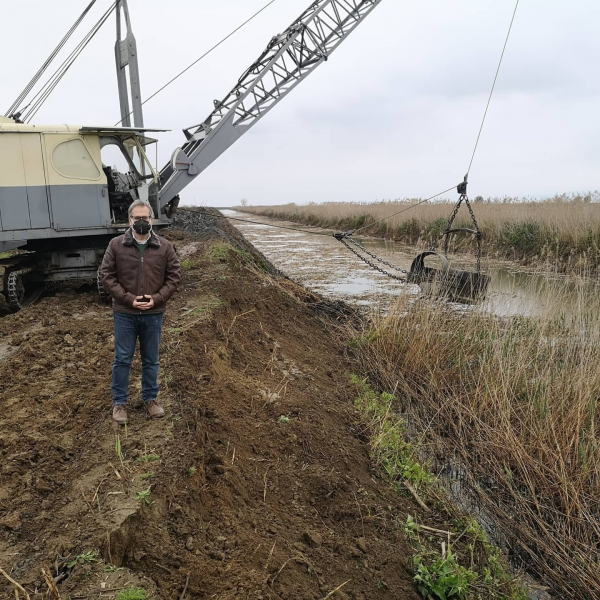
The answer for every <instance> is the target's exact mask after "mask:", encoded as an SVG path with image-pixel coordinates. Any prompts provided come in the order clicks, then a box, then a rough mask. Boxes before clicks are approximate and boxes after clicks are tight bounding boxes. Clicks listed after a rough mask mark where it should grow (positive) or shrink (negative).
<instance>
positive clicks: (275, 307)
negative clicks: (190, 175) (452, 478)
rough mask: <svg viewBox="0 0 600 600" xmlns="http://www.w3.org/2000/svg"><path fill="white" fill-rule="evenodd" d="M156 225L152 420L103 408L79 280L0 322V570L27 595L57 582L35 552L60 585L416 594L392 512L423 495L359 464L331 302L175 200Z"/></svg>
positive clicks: (101, 348)
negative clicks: (161, 288) (161, 299)
mask: <svg viewBox="0 0 600 600" xmlns="http://www.w3.org/2000/svg"><path fill="white" fill-rule="evenodd" d="M166 236H167V237H169V238H170V239H171V240H172V241H173V242H174V243H175V244H176V247H177V249H178V251H179V252H180V254H181V255H182V260H184V263H183V264H184V267H185V268H184V280H183V283H182V286H181V289H180V291H179V293H178V294H177V296H176V298H175V299H174V300H173V301H172V302H171V303H170V305H169V308H168V312H167V315H166V321H165V330H164V339H163V345H162V356H161V369H162V371H161V386H162V393H161V400H162V402H163V404H164V406H165V408H166V410H167V418H165V419H164V420H162V421H151V420H149V419H148V418H147V416H146V415H145V413H144V411H143V409H140V408H130V424H129V426H128V427H127V428H119V427H118V426H117V425H116V424H114V423H113V422H112V420H111V394H110V371H111V363H112V358H113V343H114V337H113V330H112V328H113V324H112V312H111V310H110V308H109V307H106V306H104V305H102V304H101V303H100V301H99V300H98V298H97V296H96V294H95V293H93V292H92V291H82V290H66V291H63V292H61V293H58V294H56V295H54V296H52V297H46V298H43V299H42V300H41V301H39V302H38V303H37V304H36V305H34V306H30V307H28V308H26V309H24V310H23V311H21V312H20V313H19V314H16V315H11V316H9V317H6V318H3V319H1V320H0V458H1V460H0V568H2V569H4V571H6V572H7V573H8V574H10V576H11V577H12V578H13V579H14V580H16V581H18V582H19V583H20V584H21V585H22V586H24V588H25V589H26V590H27V591H28V592H29V594H30V595H31V598H32V599H35V598H39V599H41V598H55V597H56V596H55V595H52V594H49V593H48V589H47V587H46V584H45V583H44V578H43V577H42V572H41V569H42V568H48V569H50V572H51V574H52V576H53V577H54V578H56V579H57V580H58V583H57V591H58V593H59V594H60V597H61V598H62V599H63V600H64V599H65V598H71V599H72V600H75V599H83V598H90V599H99V598H104V599H110V598H115V597H116V595H117V594H118V593H119V591H120V590H122V589H126V588H128V587H130V586H137V587H142V588H144V589H146V590H147V591H148V592H149V594H150V596H149V597H151V598H154V599H160V600H163V599H173V600H178V599H181V598H186V599H188V600H200V599H202V600H204V599H212V598H214V599H220V600H225V599H245V598H249V599H250V598H251V599H254V600H257V599H271V598H283V599H290V600H292V599H293V600H309V599H310V600H314V599H322V598H326V597H327V598H338V599H339V598H351V599H355V600H370V599H376V598H390V599H405V598H406V599H416V598H418V595H417V594H416V592H415V591H414V586H413V583H412V576H411V573H410V564H409V560H410V559H409V558H408V557H409V556H410V552H409V550H408V547H407V545H406V542H405V540H404V536H403V533H402V528H401V527H399V526H398V525H397V523H402V522H404V521H405V519H406V514H407V512H411V513H412V514H418V513H419V509H418V508H416V507H415V506H414V505H412V503H411V502H409V501H408V500H406V499H404V498H400V497H398V496H397V495H394V494H393V492H392V491H391V490H390V488H389V487H388V485H387V484H386V483H384V482H381V481H378V480H377V479H376V478H374V476H373V473H372V471H371V469H370V464H369V457H368V446H367V441H366V439H367V436H366V434H365V432H364V431H363V430H362V429H361V427H360V425H359V419H358V416H357V415H356V413H355V412H354V409H353V389H352V388H351V387H350V385H349V382H348V375H349V373H350V372H351V371H352V365H351V364H350V363H349V362H348V359H347V358H346V356H345V351H344V347H343V344H342V343H341V342H340V341H338V339H337V337H336V336H335V335H333V333H332V331H333V329H334V328H335V324H334V321H333V320H332V318H331V314H333V315H338V316H339V315H340V311H339V310H338V309H339V306H338V307H335V306H330V305H327V304H326V303H323V302H321V300H320V299H319V298H318V297H317V296H315V295H313V294H311V293H309V292H307V291H306V290H305V289H304V288H301V287H300V286H297V285H296V284H294V283H293V282H291V281H289V280H287V279H286V278H284V277H281V276H280V275H279V274H277V273H276V272H275V270H274V269H272V268H271V267H270V265H269V264H268V263H267V262H266V261H265V260H264V257H262V256H261V255H260V254H259V253H257V252H256V251H255V250H254V249H253V248H252V247H251V246H250V245H249V244H248V243H247V242H246V241H245V240H244V239H243V238H242V237H241V236H240V234H239V233H237V232H236V230H234V229H233V228H232V227H230V226H229V225H228V224H227V223H226V222H223V220H222V219H207V218H205V217H204V216H202V214H201V213H195V212H183V213H182V215H181V217H180V218H179V220H178V229H174V230H171V231H169V232H167V233H166ZM225 244H228V245H225ZM229 247H231V248H233V249H228V248H229ZM139 374H140V369H139V360H138V359H137V358H136V366H135V367H134V371H133V376H132V398H131V402H132V403H133V404H135V403H136V402H139V396H140V383H139ZM119 445H120V452H119ZM140 493H141V495H140ZM186 583H187V588H186ZM336 588H338V591H335V592H334V590H336ZM331 592H333V593H331ZM0 598H2V599H4V598H7V599H8V598H11V599H14V598H15V593H14V590H13V587H12V585H11V584H9V582H8V581H7V580H6V579H5V578H4V577H2V576H0Z"/></svg>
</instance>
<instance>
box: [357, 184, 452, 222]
mask: <svg viewBox="0 0 600 600" xmlns="http://www.w3.org/2000/svg"><path fill="white" fill-rule="evenodd" d="M454 188H456V186H455V185H453V186H452V187H449V188H448V189H447V190H444V191H443V192H440V193H439V194H436V195H435V196H429V198H425V200H421V201H420V202H417V203H416V204H411V205H410V206H407V207H406V208H403V209H402V210H399V211H398V212H395V213H393V214H391V215H389V216H387V217H383V219H379V221H375V222H373V223H369V224H368V225H365V226H364V227H361V228H360V229H355V230H354V231H353V233H358V232H359V231H362V230H363V229H368V228H369V227H373V225H377V224H378V223H382V222H383V221H387V220H388V219H391V218H392V217H395V216H396V215H399V214H402V213H403V212H406V211H407V210H411V209H412V208H415V207H417V206H420V205H421V204H425V202H429V201H430V200H433V199H434V198H438V197H439V196H441V195H442V194H447V193H448V192H450V191H451V190H453V189H454Z"/></svg>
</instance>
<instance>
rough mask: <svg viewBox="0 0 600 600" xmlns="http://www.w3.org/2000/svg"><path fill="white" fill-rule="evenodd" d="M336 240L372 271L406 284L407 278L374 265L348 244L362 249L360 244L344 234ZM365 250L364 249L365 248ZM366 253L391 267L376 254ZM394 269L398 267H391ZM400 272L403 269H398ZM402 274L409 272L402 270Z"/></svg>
mask: <svg viewBox="0 0 600 600" xmlns="http://www.w3.org/2000/svg"><path fill="white" fill-rule="evenodd" d="M334 237H335V238H336V239H338V240H339V241H340V242H342V244H344V246H346V248H348V250H350V252H352V254H354V255H355V256H357V257H358V258H360V260H362V261H363V262H364V263H366V264H367V265H369V266H370V267H371V268H372V269H375V270H376V271H379V272H380V273H382V274H383V275H386V276H387V277H391V278H392V279H395V280H396V281H400V282H401V283H406V278H405V277H398V276H397V275H394V274H393V273H390V272H388V271H386V270H384V269H382V268H381V267H378V266H377V265H376V264H375V263H372V262H371V261H370V260H369V259H368V258H365V257H364V256H362V254H360V253H359V252H357V251H356V250H355V249H354V248H352V246H350V244H348V242H347V241H346V240H348V241H351V242H352V243H354V244H356V245H357V246H359V247H361V248H362V246H360V244H359V243H358V242H355V241H354V240H350V239H349V238H348V237H346V236H344V234H338V235H335V236H334ZM363 250H364V248H363ZM365 252H366V253H367V254H368V255H369V256H372V257H374V258H375V259H376V260H379V261H381V262H382V263H384V264H387V265H390V263H387V262H385V261H384V260H383V259H381V258H379V257H378V256H375V255H374V254H372V253H371V252H369V251H368V250H365ZM390 266H391V267H392V268H393V269H396V267H394V266H393V265H390ZM396 270H398V271H400V270H401V269H396ZM402 273H407V271H404V270H402Z"/></svg>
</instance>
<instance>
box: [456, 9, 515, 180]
mask: <svg viewBox="0 0 600 600" xmlns="http://www.w3.org/2000/svg"><path fill="white" fill-rule="evenodd" d="M519 1H520V0H517V2H516V4H515V10H514V11H513V15H512V19H511V20H510V25H509V27H508V33H507V34H506V39H505V40H504V47H503V48H502V54H501V55H500V60H499V61H498V68H497V69H496V75H495V77H494V82H493V83H492V89H491V90H490V95H489V98H488V101H487V105H486V107H485V112H484V113H483V119H482V120H481V127H479V133H478V134H477V140H476V142H475V148H473V154H472V155H471V162H470V163H469V168H468V169H467V177H466V179H468V178H469V173H470V172H471V167H472V166H473V161H474V160H475V153H476V152H477V148H478V146H479V140H480V139H481V132H482V131H483V126H484V125H485V119H486V117H487V114H488V110H489V108H490V104H491V102H492V96H493V95H494V90H495V89H496V82H497V81H498V75H499V74H500V68H501V67H502V61H503V60H504V54H505V52H506V47H507V46H508V40H509V38H510V32H511V31H512V27H513V23H514V22H515V16H516V15H517V9H518V8H519Z"/></svg>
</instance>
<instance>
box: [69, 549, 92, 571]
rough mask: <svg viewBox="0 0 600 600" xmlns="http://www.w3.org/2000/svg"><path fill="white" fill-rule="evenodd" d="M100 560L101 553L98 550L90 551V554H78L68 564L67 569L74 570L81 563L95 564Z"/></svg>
mask: <svg viewBox="0 0 600 600" xmlns="http://www.w3.org/2000/svg"><path fill="white" fill-rule="evenodd" d="M99 560H100V553H99V552H98V551H97V550H89V551H88V552H82V553H81V554H78V555H77V556H76V557H75V558H74V559H73V560H71V561H69V562H68V563H67V567H68V568H69V569H72V568H73V567H74V566H75V565H77V564H79V563H87V564H91V563H95V562H98V561H99Z"/></svg>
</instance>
